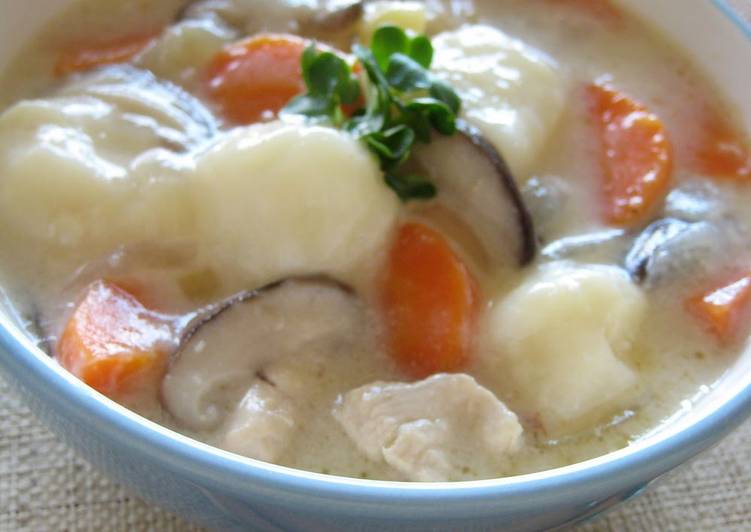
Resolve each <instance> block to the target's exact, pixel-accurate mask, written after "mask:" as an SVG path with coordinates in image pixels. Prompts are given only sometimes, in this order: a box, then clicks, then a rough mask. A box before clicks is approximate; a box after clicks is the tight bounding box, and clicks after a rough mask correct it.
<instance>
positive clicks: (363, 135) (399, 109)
mask: <svg viewBox="0 0 751 532" xmlns="http://www.w3.org/2000/svg"><path fill="white" fill-rule="evenodd" d="M352 53H353V54H354V55H355V57H356V58H357V60H358V61H359V62H360V65H361V66H362V71H361V72H359V73H357V74H355V73H354V72H353V69H352V67H351V65H350V64H348V63H347V61H346V60H345V59H344V58H343V57H341V56H340V55H337V54H335V53H332V52H329V51H324V52H319V51H318V49H317V48H316V45H315V44H313V45H311V46H309V47H308V48H306V50H305V52H304V53H303V55H302V60H301V64H302V70H303V79H304V80H305V86H306V88H307V92H306V94H303V95H300V96H298V97H296V98H294V99H293V100H292V101H291V102H290V103H289V104H288V105H287V106H286V107H285V109H284V112H285V113H293V114H298V115H303V116H306V117H308V118H310V119H313V120H316V121H320V122H325V123H329V124H331V125H333V126H335V127H341V128H344V129H346V130H347V131H349V132H350V134H352V135H354V136H355V137H357V138H358V139H360V140H361V141H362V142H363V143H364V144H365V146H367V147H368V149H369V150H370V151H371V152H372V153H373V154H374V155H375V156H376V157H378V161H379V163H380V166H381V169H382V170H383V172H384V179H385V182H386V183H387V184H388V186H389V187H391V188H392V189H393V190H394V192H395V193H396V194H397V195H398V196H399V198H401V200H402V201H410V200H427V199H430V198H432V197H434V196H435V195H436V188H435V186H434V185H433V184H432V183H430V182H429V181H428V180H426V179H425V178H423V177H421V176H419V175H416V174H406V173H403V172H400V169H401V167H402V165H403V164H404V163H405V162H406V161H407V160H408V159H409V158H410V156H411V154H412V151H413V148H414V146H415V144H416V143H418V142H422V143H428V142H430V141H431V137H432V135H433V134H434V132H437V133H438V134H441V135H453V134H454V133H455V132H456V117H457V114H458V113H459V110H460V109H461V100H460V99H459V96H458V95H457V94H456V92H455V91H454V90H453V89H452V88H451V86H449V85H448V84H447V83H445V82H444V81H441V80H439V79H437V78H436V77H435V76H434V75H433V74H432V73H431V72H430V65H431V64H432V62H433V53H434V51H433V45H432V44H431V42H430V39H428V38H427V37H425V36H424V35H417V36H412V35H410V34H408V33H407V32H405V31H404V30H403V29H401V28H399V27H397V26H390V25H388V26H382V27H380V28H378V30H376V32H375V33H374V34H373V40H372V42H371V45H370V48H367V47H365V46H362V45H357V44H356V45H354V46H353V47H352ZM358 103H360V104H362V105H360V106H359V107H358V108H356V109H355V110H354V112H352V106H354V105H356V104H358ZM344 105H347V106H349V107H348V108H347V112H345V109H344V108H343V106H344Z"/></svg>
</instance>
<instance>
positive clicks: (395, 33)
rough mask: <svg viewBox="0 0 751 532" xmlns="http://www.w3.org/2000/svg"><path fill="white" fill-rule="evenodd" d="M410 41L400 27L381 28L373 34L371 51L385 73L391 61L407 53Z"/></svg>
mask: <svg viewBox="0 0 751 532" xmlns="http://www.w3.org/2000/svg"><path fill="white" fill-rule="evenodd" d="M409 45H410V39H409V37H407V33H406V32H405V31H404V30H403V29H401V28H400V27H398V26H390V25H389V26H381V27H380V28H378V29H377V30H376V31H375V33H374V34H373V40H372V42H371V44H370V49H371V50H372V51H373V57H374V58H375V60H376V64H377V65H378V67H379V68H380V69H381V70H383V71H385V70H386V69H387V67H388V64H389V59H390V58H391V56H392V55H394V54H397V53H401V54H404V53H407V50H408V49H409Z"/></svg>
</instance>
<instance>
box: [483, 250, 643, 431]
mask: <svg viewBox="0 0 751 532" xmlns="http://www.w3.org/2000/svg"><path fill="white" fill-rule="evenodd" d="M645 310H646V300H645V296H644V295H643V293H642V292H641V291H640V290H639V288H637V287H636V286H635V285H634V284H633V283H632V282H631V280H630V278H629V277H628V275H627V274H626V273H625V272H624V271H622V270H620V269H619V268H615V267H610V266H592V265H590V266H583V265H575V264H571V263H565V262H563V263H552V264H549V265H546V266H544V267H542V269H541V271H539V272H537V273H535V274H534V275H532V276H531V277H530V278H529V279H528V280H527V281H526V282H524V283H523V284H522V285H521V286H519V287H518V288H517V289H516V290H514V291H513V292H511V294H510V295H508V296H507V297H506V298H505V299H504V300H503V301H501V302H500V303H499V304H498V305H496V306H495V307H494V309H493V310H492V311H491V314H490V318H489V322H488V326H489V330H488V334H489V336H490V338H491V340H492V343H493V346H494V347H493V349H491V354H490V355H487V356H490V359H491V360H490V363H491V366H494V367H495V371H499V372H504V373H505V374H506V375H507V376H508V378H509V379H510V380H511V382H512V383H513V387H514V390H516V391H517V393H518V395H519V397H518V400H519V403H518V404H520V405H524V407H525V413H526V414H527V415H530V416H539V420H540V421H541V422H542V424H543V426H544V428H545V430H546V431H547V432H548V434H551V435H556V434H562V433H570V432H573V431H576V430H578V429H580V428H583V427H585V426H588V425H592V424H594V423H597V422H598V421H601V420H602V418H603V416H607V415H613V414H614V413H617V410H618V409H619V408H624V407H625V406H626V405H627V403H628V400H629V393H628V392H629V390H631V389H632V388H633V387H634V386H635V385H636V384H637V380H638V379H637V374H636V373H635V372H634V370H632V369H631V368H630V367H629V365H628V363H627V356H628V355H629V353H630V350H631V348H632V346H633V341H634V338H635V336H636V334H637V332H638V328H639V325H640V323H641V321H642V318H643V317H644V313H645Z"/></svg>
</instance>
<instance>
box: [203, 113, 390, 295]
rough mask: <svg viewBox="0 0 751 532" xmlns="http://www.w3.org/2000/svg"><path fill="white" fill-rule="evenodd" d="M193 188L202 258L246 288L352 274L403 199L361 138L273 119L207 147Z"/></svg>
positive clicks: (378, 243) (379, 241)
mask: <svg viewBox="0 0 751 532" xmlns="http://www.w3.org/2000/svg"><path fill="white" fill-rule="evenodd" d="M193 191H194V194H195V202H196V209H197V218H196V222H197V226H198V237H199V239H200V242H201V244H202V246H203V252H204V254H205V258H206V260H207V261H209V262H212V263H214V264H216V265H217V267H218V268H219V269H220V270H221V271H224V272H226V274H227V275H228V276H232V275H234V276H236V277H237V279H238V280H239V281H240V283H241V284H242V285H244V286H246V287H253V286H260V285H263V284H266V283H268V282H271V281H275V280H278V279H281V278H285V277H290V276H294V275H304V274H312V273H322V274H328V275H331V276H333V277H336V278H340V279H343V280H349V277H350V274H352V273H353V271H354V270H355V269H356V267H357V266H358V265H361V264H362V263H363V262H364V261H370V262H373V257H374V256H375V255H376V254H377V253H378V252H379V251H380V250H381V249H382V248H383V247H384V244H385V242H386V240H387V239H388V238H389V236H390V233H391V229H392V227H393V225H394V223H395V220H396V215H397V210H398V207H399V204H398V200H397V197H396V195H395V194H394V193H393V192H392V191H391V190H390V189H389V188H388V187H387V186H386V185H385V184H384V180H383V175H382V173H381V170H380V168H379V167H378V164H377V162H376V160H375V159H374V158H373V157H372V156H371V155H370V154H369V152H368V151H367V149H366V148H365V147H364V146H363V145H362V144H361V143H360V142H359V141H357V140H356V139H354V138H352V137H351V136H350V135H348V134H346V133H343V132H341V131H337V130H334V129H331V128H324V127H307V126H302V125H281V124H278V123H273V124H265V125H256V126H251V127H247V128H240V129H238V130H236V131H234V132H233V133H232V134H230V135H229V136H228V137H227V138H226V139H224V140H222V141H221V142H219V143H218V144H217V145H216V146H214V147H213V148H212V149H210V150H209V151H208V152H207V153H206V154H205V155H203V156H202V157H201V158H200V159H199V160H198V161H197V168H196V172H195V176H194V183H193Z"/></svg>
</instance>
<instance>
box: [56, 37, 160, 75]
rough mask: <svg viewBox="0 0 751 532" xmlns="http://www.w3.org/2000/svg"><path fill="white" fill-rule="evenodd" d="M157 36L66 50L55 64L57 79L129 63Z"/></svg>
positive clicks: (125, 39)
mask: <svg viewBox="0 0 751 532" xmlns="http://www.w3.org/2000/svg"><path fill="white" fill-rule="evenodd" d="M157 35H158V33H148V34H140V35H129V36H126V37H123V38H121V39H118V40H116V41H112V42H110V43H105V44H98V45H95V44H87V45H85V46H79V47H74V48H71V49H70V50H66V51H64V52H63V53H62V54H61V55H60V57H59V58H58V60H57V63H56V64H55V69H54V74H55V77H58V78H59V77H63V76H67V75H68V74H72V73H74V72H84V71H86V70H91V69H93V68H96V67H100V66H105V65H113V64H116V63H124V62H126V61H129V60H131V59H133V57H134V56H135V55H136V54H138V52H140V51H141V50H143V49H144V48H146V47H147V46H148V45H149V44H151V42H152V41H153V40H154V39H155V38H156V37H157Z"/></svg>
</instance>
